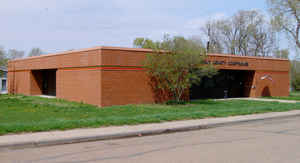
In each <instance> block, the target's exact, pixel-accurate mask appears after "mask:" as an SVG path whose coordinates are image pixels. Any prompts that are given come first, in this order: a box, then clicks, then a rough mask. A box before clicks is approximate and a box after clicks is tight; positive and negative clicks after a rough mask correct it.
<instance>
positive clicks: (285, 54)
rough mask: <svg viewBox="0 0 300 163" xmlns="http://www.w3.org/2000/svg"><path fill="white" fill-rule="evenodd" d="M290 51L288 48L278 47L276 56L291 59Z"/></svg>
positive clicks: (275, 52)
mask: <svg viewBox="0 0 300 163" xmlns="http://www.w3.org/2000/svg"><path fill="white" fill-rule="evenodd" d="M289 55H290V52H289V50H288V49H278V50H275V51H274V56H275V57H276V58H283V59H289Z"/></svg>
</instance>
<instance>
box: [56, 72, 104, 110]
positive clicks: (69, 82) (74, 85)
mask: <svg viewBox="0 0 300 163" xmlns="http://www.w3.org/2000/svg"><path fill="white" fill-rule="evenodd" d="M100 79H101V70H93V69H92V70H90V69H62V70H58V71H57V77H56V80H57V81H56V82H57V83H56V85H57V86H56V93H57V94H56V96H57V98H61V99H67V100H70V101H78V102H84V103H88V104H92V105H98V106H101V80H100Z"/></svg>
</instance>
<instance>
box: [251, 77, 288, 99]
mask: <svg viewBox="0 0 300 163" xmlns="http://www.w3.org/2000/svg"><path fill="white" fill-rule="evenodd" d="M266 75H268V76H270V78H266V79H264V80H262V77H264V76H266ZM255 86H256V89H255V95H253V96H254V97H261V96H268V95H269V96H289V88H290V77H289V72H275V71H257V72H256V74H255Z"/></svg>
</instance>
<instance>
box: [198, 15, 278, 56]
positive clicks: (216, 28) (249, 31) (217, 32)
mask: <svg viewBox="0 0 300 163" xmlns="http://www.w3.org/2000/svg"><path fill="white" fill-rule="evenodd" d="M202 32H204V34H205V35H206V36H207V38H208V39H207V40H208V42H209V44H208V45H209V47H208V51H209V52H210V53H215V52H216V53H229V54H236V55H244V56H268V55H270V54H271V53H272V52H273V50H274V49H276V44H275V42H276V37H275V36H276V35H275V32H274V30H273V29H272V26H271V25H270V22H268V21H267V20H266V18H265V15H263V14H262V13H261V12H260V11H257V10H249V11H239V12H237V13H236V14H234V15H233V16H232V17H229V18H226V19H221V20H214V21H207V22H206V24H205V26H204V27H203V28H202Z"/></svg>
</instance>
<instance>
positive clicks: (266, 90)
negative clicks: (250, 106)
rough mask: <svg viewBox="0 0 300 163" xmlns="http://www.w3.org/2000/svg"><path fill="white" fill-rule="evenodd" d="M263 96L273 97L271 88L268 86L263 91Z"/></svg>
mask: <svg viewBox="0 0 300 163" xmlns="http://www.w3.org/2000/svg"><path fill="white" fill-rule="evenodd" d="M262 96H263V97H270V96H271V92H270V88H269V87H268V86H266V87H265V88H264V89H263V91H262Z"/></svg>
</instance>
